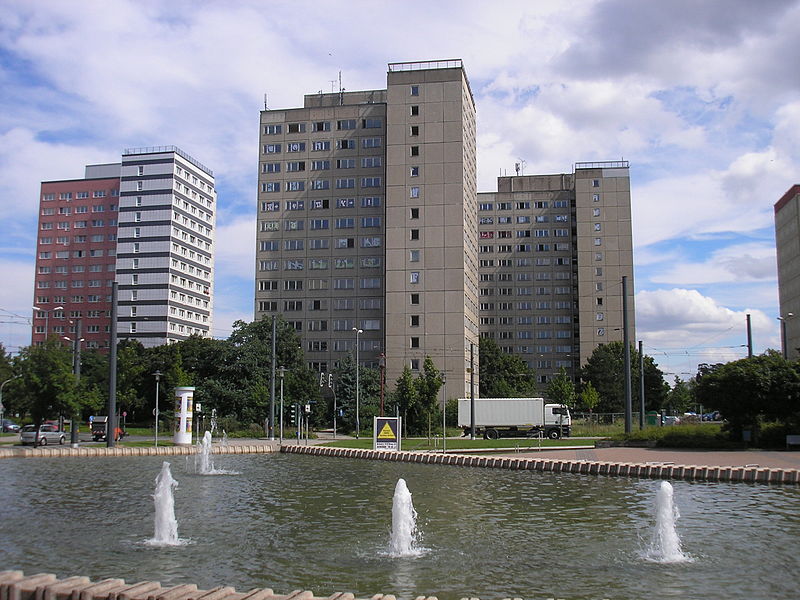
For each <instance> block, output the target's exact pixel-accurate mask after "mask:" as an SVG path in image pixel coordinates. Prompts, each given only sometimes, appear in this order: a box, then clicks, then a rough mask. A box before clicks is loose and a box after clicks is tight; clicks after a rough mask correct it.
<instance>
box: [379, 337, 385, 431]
mask: <svg viewBox="0 0 800 600" xmlns="http://www.w3.org/2000/svg"><path fill="white" fill-rule="evenodd" d="M378 367H380V370H381V412H380V416H383V386H384V380H385V376H386V355H385V354H384V353H383V352H381V353H380V356H378Z"/></svg>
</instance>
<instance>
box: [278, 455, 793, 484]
mask: <svg viewBox="0 0 800 600" xmlns="http://www.w3.org/2000/svg"><path fill="white" fill-rule="evenodd" d="M281 452H286V453H289V454H312V455H315V456H334V457H341V458H363V459H369V460H390V461H399V462H413V463H424V464H435V465H456V466H459V467H488V468H500V469H514V470H527V471H543V472H552V473H577V474H581V475H608V476H621V477H639V478H642V479H683V480H689V481H723V482H744V483H777V484H800V469H769V468H765V467H710V466H705V465H673V464H655V463H618V462H608V461H592V460H563V459H551V458H516V457H508V456H476V455H464V454H459V455H454V454H446V453H445V454H443V453H441V452H439V453H434V452H405V451H400V452H394V451H390V450H363V449H356V448H333V447H330V446H281Z"/></svg>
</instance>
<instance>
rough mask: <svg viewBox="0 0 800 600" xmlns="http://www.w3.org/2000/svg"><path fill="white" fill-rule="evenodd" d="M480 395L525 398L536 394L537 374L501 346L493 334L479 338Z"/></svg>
mask: <svg viewBox="0 0 800 600" xmlns="http://www.w3.org/2000/svg"><path fill="white" fill-rule="evenodd" d="M478 349H479V356H480V370H479V373H480V387H479V389H480V395H481V396H482V397H484V398H528V397H532V396H535V395H536V393H537V391H536V374H535V373H534V371H533V369H531V368H530V367H529V366H528V365H527V363H525V361H524V360H522V359H521V358H520V357H519V356H516V355H514V354H508V353H506V352H503V350H501V349H500V346H498V345H497V342H495V341H494V340H493V339H492V338H483V337H482V338H481V339H480V344H479V346H478Z"/></svg>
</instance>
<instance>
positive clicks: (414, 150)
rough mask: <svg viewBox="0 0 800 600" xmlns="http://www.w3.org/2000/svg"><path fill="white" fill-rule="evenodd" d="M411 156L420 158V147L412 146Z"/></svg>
mask: <svg viewBox="0 0 800 600" xmlns="http://www.w3.org/2000/svg"><path fill="white" fill-rule="evenodd" d="M410 151H411V156H419V146H411V149H410Z"/></svg>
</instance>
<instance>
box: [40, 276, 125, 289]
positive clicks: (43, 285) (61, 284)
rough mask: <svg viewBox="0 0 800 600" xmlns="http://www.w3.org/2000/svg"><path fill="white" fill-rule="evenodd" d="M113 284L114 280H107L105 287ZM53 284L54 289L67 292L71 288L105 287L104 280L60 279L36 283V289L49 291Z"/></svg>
mask: <svg viewBox="0 0 800 600" xmlns="http://www.w3.org/2000/svg"><path fill="white" fill-rule="evenodd" d="M113 283H114V280H113V279H107V280H106V281H105V286H106V287H111V285H112V284H113ZM51 284H52V287H53V288H55V289H57V290H58V289H61V290H65V289H67V288H68V287H70V288H82V287H90V288H99V287H103V280H102V279H88V280H85V281H84V280H83V279H74V280H72V281H65V280H63V279H59V280H56V281H47V280H40V281H37V282H36V287H37V288H39V289H40V290H41V289H47V288H49V287H51Z"/></svg>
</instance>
